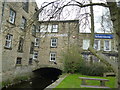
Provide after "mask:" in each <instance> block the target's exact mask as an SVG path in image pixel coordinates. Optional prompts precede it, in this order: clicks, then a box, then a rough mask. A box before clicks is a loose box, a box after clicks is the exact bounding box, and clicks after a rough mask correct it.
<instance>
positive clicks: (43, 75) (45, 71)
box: [2, 68, 62, 90]
mask: <svg viewBox="0 0 120 90" xmlns="http://www.w3.org/2000/svg"><path fill="white" fill-rule="evenodd" d="M33 73H34V76H33V78H32V79H31V80H29V81H24V82H22V83H20V84H17V85H14V86H10V87H8V88H3V89H2V90H13V88H14V90H18V89H19V90H21V88H29V90H36V89H37V88H39V90H43V89H44V88H45V87H47V86H48V85H50V84H52V83H53V82H54V81H56V80H57V79H58V78H59V75H61V73H62V71H61V70H59V69H55V68H41V69H38V70H35V71H33Z"/></svg>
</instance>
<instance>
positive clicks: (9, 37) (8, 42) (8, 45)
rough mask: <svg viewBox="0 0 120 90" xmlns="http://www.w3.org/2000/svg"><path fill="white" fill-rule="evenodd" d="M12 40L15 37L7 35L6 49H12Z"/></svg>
mask: <svg viewBox="0 0 120 90" xmlns="http://www.w3.org/2000/svg"><path fill="white" fill-rule="evenodd" d="M12 38H13V35H11V34H8V35H6V42H5V47H6V48H11V47H12Z"/></svg>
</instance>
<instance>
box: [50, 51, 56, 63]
mask: <svg viewBox="0 0 120 90" xmlns="http://www.w3.org/2000/svg"><path fill="white" fill-rule="evenodd" d="M53 55H54V56H53ZM53 58H54V59H55V60H53ZM50 61H53V62H56V52H50Z"/></svg>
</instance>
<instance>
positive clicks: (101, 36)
mask: <svg viewBox="0 0 120 90" xmlns="http://www.w3.org/2000/svg"><path fill="white" fill-rule="evenodd" d="M95 38H99V39H113V35H112V34H95Z"/></svg>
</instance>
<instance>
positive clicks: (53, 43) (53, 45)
mask: <svg viewBox="0 0 120 90" xmlns="http://www.w3.org/2000/svg"><path fill="white" fill-rule="evenodd" d="M57 40H58V39H57V38H51V47H57ZM53 41H55V42H53Z"/></svg>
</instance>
